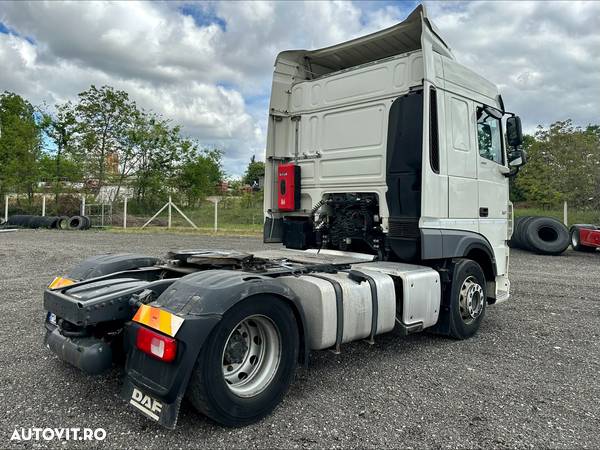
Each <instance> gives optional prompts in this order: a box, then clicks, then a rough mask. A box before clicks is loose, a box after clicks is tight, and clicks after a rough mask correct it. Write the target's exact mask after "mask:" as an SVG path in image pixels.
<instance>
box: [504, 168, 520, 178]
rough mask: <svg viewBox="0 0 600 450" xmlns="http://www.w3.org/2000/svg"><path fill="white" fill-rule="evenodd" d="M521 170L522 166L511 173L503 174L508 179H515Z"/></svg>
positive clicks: (511, 170)
mask: <svg viewBox="0 0 600 450" xmlns="http://www.w3.org/2000/svg"><path fill="white" fill-rule="evenodd" d="M519 170H521V166H519V167H515V168H514V169H510V172H508V173H505V174H503V175H504V176H505V177H506V178H514V177H516V176H517V174H518V173H519Z"/></svg>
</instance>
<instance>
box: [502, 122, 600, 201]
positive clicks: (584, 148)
mask: <svg viewBox="0 0 600 450" xmlns="http://www.w3.org/2000/svg"><path fill="white" fill-rule="evenodd" d="M526 149H527V151H528V156H529V161H528V163H527V165H525V166H524V168H523V169H522V170H521V172H520V173H519V175H518V176H517V177H516V180H515V181H514V188H515V189H518V190H519V192H521V194H522V196H523V198H524V199H525V200H527V201H530V202H535V203H540V204H551V205H556V204H557V203H558V202H561V201H563V200H567V201H568V202H569V204H570V205H572V206H574V207H592V208H600V198H599V195H598V194H599V188H598V184H599V183H600V139H599V135H598V132H597V128H596V127H593V126H590V127H588V128H586V129H585V130H584V129H582V128H579V127H574V126H573V124H572V122H571V120H565V121H560V122H556V123H553V124H552V125H551V126H550V127H549V128H548V129H545V128H542V127H538V130H537V132H536V133H535V137H534V139H533V140H532V139H531V138H528V140H527V141H526Z"/></svg>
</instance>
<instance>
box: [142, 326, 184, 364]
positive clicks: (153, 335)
mask: <svg viewBox="0 0 600 450" xmlns="http://www.w3.org/2000/svg"><path fill="white" fill-rule="evenodd" d="M135 345H136V347H137V348H138V349H139V350H141V351H142V352H144V353H146V354H148V355H150V356H152V357H153V358H155V359H158V360H160V361H164V362H171V361H173V360H174V359H175V356H177V341H176V340H175V339H173V338H172V337H169V336H165V335H164V334H160V333H157V332H156V331H152V330H150V329H149V328H145V327H139V328H138V332H137V337H136V341H135Z"/></svg>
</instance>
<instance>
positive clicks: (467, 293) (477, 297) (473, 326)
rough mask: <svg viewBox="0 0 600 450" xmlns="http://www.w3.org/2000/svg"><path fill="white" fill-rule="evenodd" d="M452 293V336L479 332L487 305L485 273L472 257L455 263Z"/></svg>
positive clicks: (463, 335) (450, 313)
mask: <svg viewBox="0 0 600 450" xmlns="http://www.w3.org/2000/svg"><path fill="white" fill-rule="evenodd" d="M449 295H450V302H449V303H450V311H449V316H450V317H449V319H450V336H452V337H453V338H456V339H467V338H470V337H471V336H473V335H474V334H475V333H477V330H479V326H480V325H481V322H482V321H483V317H484V316H485V307H486V305H487V295H486V283H485V275H484V274H483V270H482V269H481V266H480V265H479V264H477V263H476V262H475V261H473V260H470V259H459V260H458V261H457V262H456V264H455V265H454V270H453V276H452V285H451V286H450V290H449Z"/></svg>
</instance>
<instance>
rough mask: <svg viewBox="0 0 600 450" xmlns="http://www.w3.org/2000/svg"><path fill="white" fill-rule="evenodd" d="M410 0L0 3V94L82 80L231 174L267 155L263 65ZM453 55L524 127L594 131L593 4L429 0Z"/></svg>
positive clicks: (597, 78)
mask: <svg viewBox="0 0 600 450" xmlns="http://www.w3.org/2000/svg"><path fill="white" fill-rule="evenodd" d="M415 6H416V3H415V2H392V1H375V2H363V1H355V2H340V1H334V2H330V3H328V2H325V1H317V2H306V3H300V2H297V3H296V2H291V1H285V2H264V3H263V2H258V1H253V2H249V3H242V2H208V3H185V2H167V3H155V2H153V3H133V2H122V3H91V2H73V3H58V2H47V3H43V2H32V3H22V2H18V3H17V2H14V3H11V2H0V90H9V91H14V92H17V93H19V94H21V95H23V96H25V97H27V98H28V99H29V100H30V101H31V102H32V103H34V104H40V103H42V102H45V103H47V104H49V105H53V104H56V103H59V102H63V101H65V100H67V99H73V98H75V97H76V95H77V93H78V92H80V91H83V90H85V89H87V88H88V87H89V85H90V84H96V85H98V86H99V85H103V84H110V85H112V86H114V87H116V88H118V89H124V90H126V91H128V92H129V93H130V95H131V97H132V98H133V99H134V100H136V101H137V102H138V104H140V105H141V106H142V107H144V108H147V109H152V110H154V111H156V112H159V113H162V114H163V115H164V116H166V117H169V118H171V119H173V121H174V122H176V123H179V124H181V125H183V127H184V132H185V133H186V134H187V135H189V136H191V137H194V138H197V139H198V140H199V141H201V142H202V143H203V144H206V145H217V146H219V147H221V148H222V149H224V150H225V156H226V158H225V168H226V170H227V172H228V173H229V174H230V175H239V174H240V173H242V172H243V171H244V169H245V166H246V164H247V161H248V160H249V158H250V157H251V156H252V155H253V154H256V155H257V157H259V158H262V157H263V155H264V146H265V135H266V122H267V121H266V118H267V106H268V96H269V90H270V83H271V74H272V66H273V61H274V59H275V56H276V54H277V53H278V52H279V51H281V50H285V49H294V48H307V49H311V48H319V47H323V46H327V45H331V44H335V43H338V42H341V41H344V40H347V39H351V38H353V37H357V36H360V35H363V34H366V33H369V32H372V31H376V30H378V29H381V28H384V27H388V26H390V25H393V24H395V23H397V22H399V21H401V20H403V19H404V18H405V17H406V16H407V15H408V13H410V11H411V10H412V9H413V8H414V7H415ZM427 7H428V10H429V14H430V17H431V18H432V19H433V22H434V23H435V24H436V25H437V27H438V28H439V29H440V30H441V33H442V35H443V36H444V38H445V39H446V41H447V42H448V43H449V45H450V47H452V49H453V51H454V53H455V55H456V57H457V59H458V60H459V61H460V62H462V63H463V64H465V65H467V66H469V67H471V68H473V69H475V70H476V71H478V72H480V73H482V74H483V75H484V76H485V77H487V78H488V79H490V80H491V81H493V82H495V83H496V84H498V85H499V87H500V88H501V90H502V92H503V97H504V100H505V103H506V106H507V108H508V109H510V110H513V111H516V112H518V113H519V114H520V115H521V116H522V118H523V120H524V125H525V128H526V129H527V130H528V131H533V130H534V129H535V126H536V125H537V124H543V125H548V124H549V123H552V122H553V121H556V120H562V119H566V118H571V119H573V120H574V122H575V123H576V124H581V125H586V124H588V123H600V2H592V1H590V2H581V3H577V2H558V1H552V2H541V1H535V2H530V3H529V2H500V1H494V2H489V3H488V2H467V3H454V2H452V3H442V2H432V3H427Z"/></svg>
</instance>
